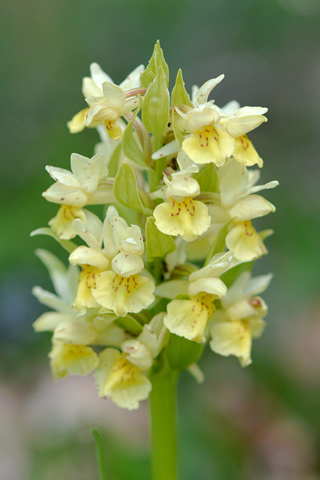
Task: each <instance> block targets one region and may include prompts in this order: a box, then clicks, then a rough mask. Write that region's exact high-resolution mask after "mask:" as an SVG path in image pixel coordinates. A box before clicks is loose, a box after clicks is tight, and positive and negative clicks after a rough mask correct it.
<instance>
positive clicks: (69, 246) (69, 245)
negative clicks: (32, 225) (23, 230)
mask: <svg viewBox="0 0 320 480" xmlns="http://www.w3.org/2000/svg"><path fill="white" fill-rule="evenodd" d="M35 235H48V236H49V237H52V238H54V239H55V240H56V241H57V242H58V243H60V245H61V246H62V247H63V248H65V249H66V250H67V252H69V253H72V252H73V250H75V249H76V248H78V245H76V244H75V243H73V242H71V241H70V240H61V239H60V238H59V237H58V235H57V234H56V233H54V232H53V231H52V230H51V228H49V227H42V228H38V229H37V230H34V231H33V232H31V233H30V236H31V237H34V236H35Z"/></svg>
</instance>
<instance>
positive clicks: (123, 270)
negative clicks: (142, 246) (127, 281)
mask: <svg viewBox="0 0 320 480" xmlns="http://www.w3.org/2000/svg"><path fill="white" fill-rule="evenodd" d="M111 265H112V269H113V271H114V272H116V273H117V274H118V275H120V276H121V277H129V276H130V275H136V274H137V273H140V272H141V271H142V270H143V269H144V263H143V260H142V258H141V257H140V256H139V255H136V254H134V253H125V252H120V253H118V255H116V256H115V257H114V258H113V259H112V264H111Z"/></svg>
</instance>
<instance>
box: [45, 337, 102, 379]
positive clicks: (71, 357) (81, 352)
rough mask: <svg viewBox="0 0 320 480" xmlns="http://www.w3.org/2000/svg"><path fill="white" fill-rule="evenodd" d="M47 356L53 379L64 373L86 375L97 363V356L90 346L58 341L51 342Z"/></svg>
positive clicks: (63, 375) (64, 374)
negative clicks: (50, 348)
mask: <svg viewBox="0 0 320 480" xmlns="http://www.w3.org/2000/svg"><path fill="white" fill-rule="evenodd" d="M49 358H50V366H51V370H52V375H53V377H54V378H55V379H58V378H61V377H65V376H66V375H88V374H89V373H90V372H92V370H94V369H95V368H96V367H97V366H98V364H99V357H98V355H97V354H96V352H95V351H94V350H93V349H92V348H91V347H88V346H86V345H69V344H65V343H63V342H59V341H55V342H54V343H53V347H52V350H51V352H50V353H49Z"/></svg>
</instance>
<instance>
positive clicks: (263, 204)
mask: <svg viewBox="0 0 320 480" xmlns="http://www.w3.org/2000/svg"><path fill="white" fill-rule="evenodd" d="M275 210H276V207H275V206H274V205H272V203H270V202H268V200H266V199H265V198H263V197H261V196H260V195H249V196H247V197H244V198H240V199H239V200H238V201H237V202H236V203H235V204H234V205H233V206H232V207H231V208H230V209H229V214H230V217H232V218H233V217H236V221H240V222H241V221H245V220H252V219H253V218H259V217H263V216H264V215H268V213H271V212H274V211H275Z"/></svg>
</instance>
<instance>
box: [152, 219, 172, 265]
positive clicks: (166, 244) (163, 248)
mask: <svg viewBox="0 0 320 480" xmlns="http://www.w3.org/2000/svg"><path fill="white" fill-rule="evenodd" d="M146 239H147V242H146V243H147V260H148V262H152V261H153V260H154V259H155V258H157V257H164V256H165V255H167V253H171V252H173V251H174V250H175V248H176V244H175V242H174V240H173V238H172V237H171V236H170V235H166V234H164V233H162V232H160V230H158V228H157V227H156V225H155V219H154V217H148V218H147V221H146Z"/></svg>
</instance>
